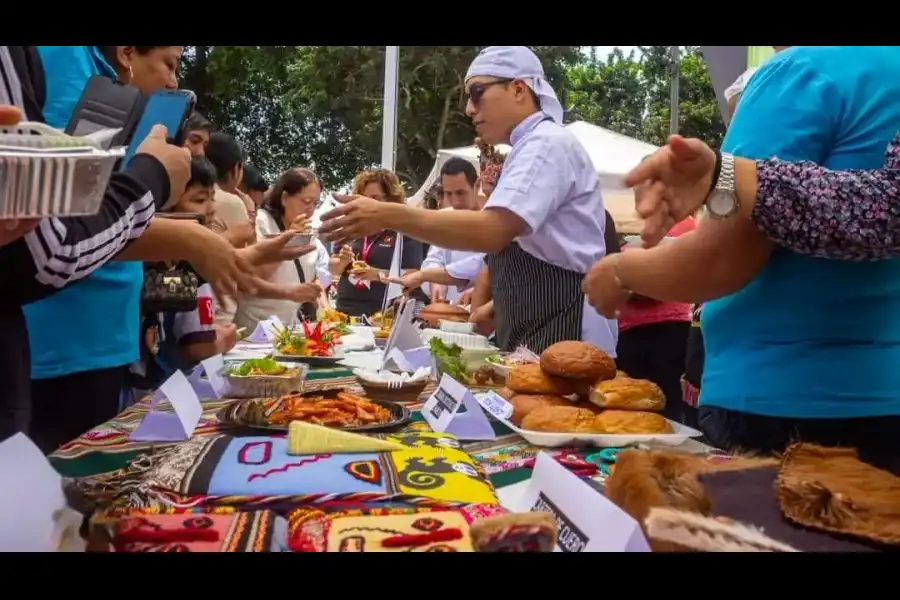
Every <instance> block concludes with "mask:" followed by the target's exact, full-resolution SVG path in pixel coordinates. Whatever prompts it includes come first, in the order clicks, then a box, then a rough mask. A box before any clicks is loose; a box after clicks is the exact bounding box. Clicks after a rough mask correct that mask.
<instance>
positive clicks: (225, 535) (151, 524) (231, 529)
mask: <svg viewBox="0 0 900 600" xmlns="http://www.w3.org/2000/svg"><path fill="white" fill-rule="evenodd" d="M95 525H96V523H95ZM279 525H280V526H279ZM105 526H106V527H107V529H108V530H109V537H110V538H111V542H112V544H111V545H112V548H113V550H114V551H115V552H127V553H138V552H280V551H282V550H283V549H285V548H286V544H285V542H286V534H287V528H286V526H285V521H284V519H282V518H281V517H278V516H277V515H275V513H273V512H271V511H265V510H262V511H251V512H241V513H234V514H230V515H221V514H219V515H213V514H208V515H171V514H166V515H160V514H140V513H134V514H131V515H129V516H127V517H123V518H119V519H115V520H110V521H108V522H107V523H106V524H105ZM277 538H285V539H277Z"/></svg>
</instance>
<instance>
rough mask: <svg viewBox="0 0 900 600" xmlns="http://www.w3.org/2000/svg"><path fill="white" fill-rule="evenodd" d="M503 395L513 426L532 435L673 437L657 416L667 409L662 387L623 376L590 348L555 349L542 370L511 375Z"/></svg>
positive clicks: (529, 368) (566, 345)
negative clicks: (570, 434)
mask: <svg viewBox="0 0 900 600" xmlns="http://www.w3.org/2000/svg"><path fill="white" fill-rule="evenodd" d="M498 393H499V394H500V395H501V396H503V397H504V398H505V399H506V400H507V401H508V402H509V403H510V404H512V406H513V414H512V417H511V418H510V420H511V421H512V423H513V424H514V425H516V426H517V427H520V428H522V429H525V430H528V431H540V432H546V433H583V434H630V435H635V434H662V433H672V425H671V423H669V421H667V420H666V419H665V418H664V417H663V416H661V415H659V414H657V413H656V411H660V410H662V409H663V408H664V407H665V405H666V399H665V396H663V393H662V390H660V389H659V386H657V385H656V384H654V383H653V382H650V381H645V380H642V379H631V378H629V377H627V376H625V375H624V374H623V373H619V372H618V371H616V363H615V361H614V360H613V359H612V358H611V357H610V356H609V355H608V354H606V353H605V352H603V351H602V350H600V349H599V348H596V347H595V346H592V345H591V344H588V343H585V342H559V343H558V344H554V345H552V346H550V347H549V348H547V350H545V351H544V353H543V354H542V355H541V362H540V364H530V365H522V366H518V367H515V368H514V369H513V370H511V371H510V372H509V375H507V377H506V387H505V388H503V389H502V390H500V391H499V392H498Z"/></svg>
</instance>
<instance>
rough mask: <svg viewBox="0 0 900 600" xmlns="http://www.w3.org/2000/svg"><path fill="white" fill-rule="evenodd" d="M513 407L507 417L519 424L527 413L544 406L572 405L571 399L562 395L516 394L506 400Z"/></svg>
mask: <svg viewBox="0 0 900 600" xmlns="http://www.w3.org/2000/svg"><path fill="white" fill-rule="evenodd" d="M507 401H508V402H509V403H510V404H512V407H513V414H512V416H511V417H510V418H509V420H510V421H512V422H513V424H514V425H518V426H521V424H522V419H524V418H525V417H526V416H527V415H528V414H529V413H531V412H533V411H534V410H537V409H538V408H541V407H544V406H574V405H573V403H572V401H571V400H567V399H566V398H563V397H562V396H539V395H533V394H516V395H515V396H513V397H512V398H511V399H510V400H507Z"/></svg>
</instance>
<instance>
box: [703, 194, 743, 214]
mask: <svg viewBox="0 0 900 600" xmlns="http://www.w3.org/2000/svg"><path fill="white" fill-rule="evenodd" d="M706 207H707V208H708V209H709V214H711V215H712V216H714V217H718V218H724V217H728V216H731V214H732V213H734V211H735V210H737V198H735V196H734V194H732V193H730V192H726V191H723V190H713V193H712V194H710V196H709V199H708V200H707V202H706Z"/></svg>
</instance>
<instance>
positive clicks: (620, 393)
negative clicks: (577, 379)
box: [590, 377, 666, 411]
mask: <svg viewBox="0 0 900 600" xmlns="http://www.w3.org/2000/svg"><path fill="white" fill-rule="evenodd" d="M590 401H591V402H592V403H593V404H596V405H597V406H599V407H600V408H603V409H613V410H649V411H660V410H662V409H663V408H665V407H666V397H665V396H664V395H663V392H662V390H661V389H659V386H658V385H656V384H655V383H653V382H652V381H647V380H645V379H631V378H629V377H619V378H616V379H611V380H609V381H600V382H598V383H597V384H595V385H594V387H593V388H592V389H591V396H590Z"/></svg>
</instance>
